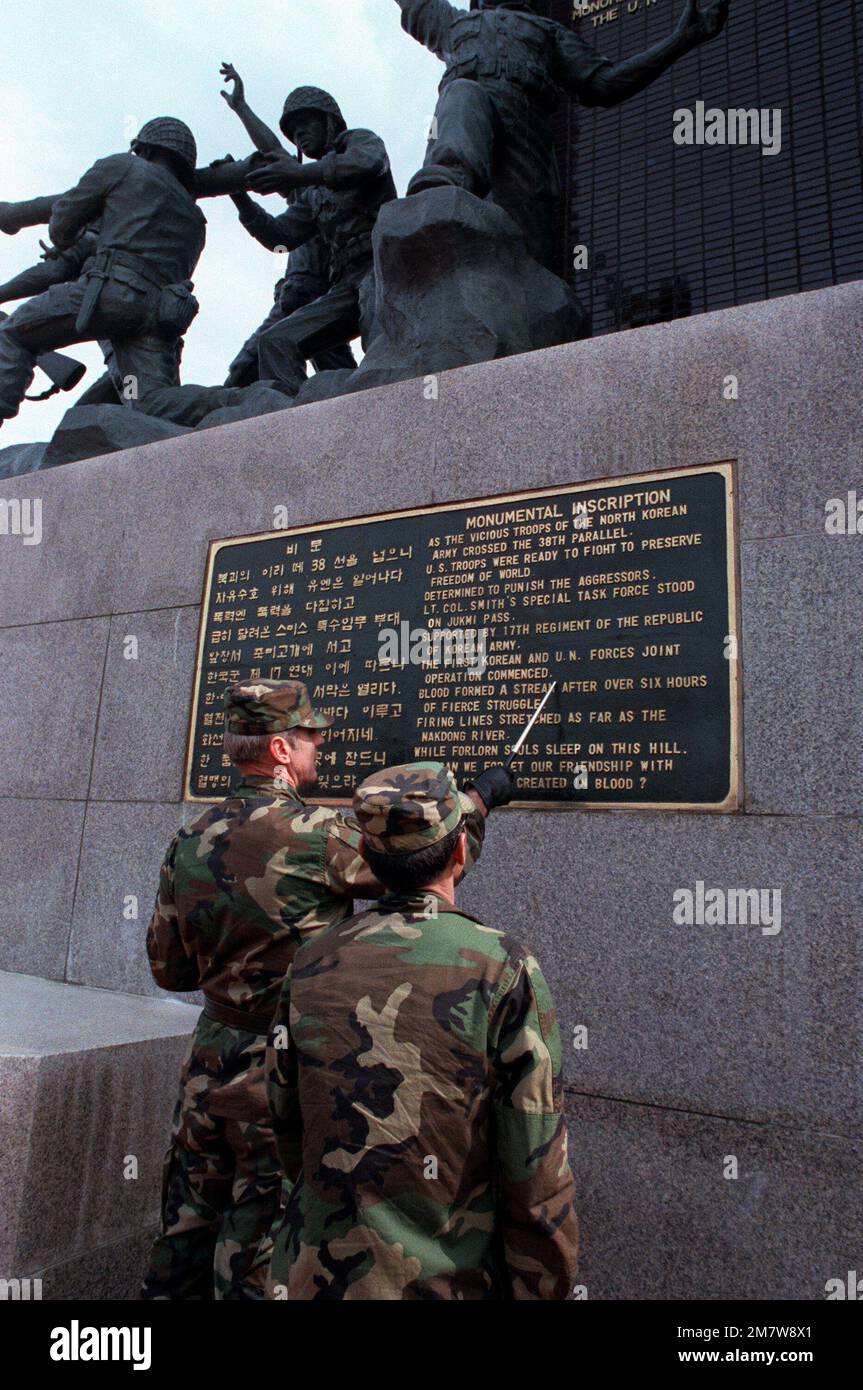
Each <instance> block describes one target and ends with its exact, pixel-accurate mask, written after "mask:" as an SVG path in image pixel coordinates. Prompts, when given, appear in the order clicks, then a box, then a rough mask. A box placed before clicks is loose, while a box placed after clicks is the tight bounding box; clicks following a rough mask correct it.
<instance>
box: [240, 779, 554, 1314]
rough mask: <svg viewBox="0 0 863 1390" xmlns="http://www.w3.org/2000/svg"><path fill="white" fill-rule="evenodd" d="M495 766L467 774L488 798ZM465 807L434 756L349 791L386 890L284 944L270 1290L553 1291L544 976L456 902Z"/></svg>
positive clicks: (291, 1295) (449, 1294)
mask: <svg viewBox="0 0 863 1390" xmlns="http://www.w3.org/2000/svg"><path fill="white" fill-rule="evenodd" d="M507 781H508V774H507V773H505V772H504V770H503V769H500V768H498V769H494V770H493V771H492V772H491V774H489V773H484V774H483V775H482V777H480V778H478V779H477V780H476V782H475V783H474V784H473V789H474V790H475V791H476V790H478V791H479V792H480V794H481V796H482V798H483V799H484V800H486V798H487V800H486V804H487V805H488V806H491V805H494V804H499V803H500V801H505V800H506V799H508V794H509V793H508V788H507ZM470 807H471V802H470V801H469V800H468V799H467V798H466V797H465V796H464V795H463V794H462V793H460V792H459V791H458V790H457V788H456V786H455V783H454V781H453V779H452V775H451V774H450V773H449V772H448V771H447V769H446V768H444V767H443V766H442V765H441V764H440V763H413V764H411V765H409V766H406V767H395V768H389V769H388V770H387V771H385V772H382V773H379V774H376V775H375V776H373V777H370V778H369V779H368V780H367V781H365V782H364V783H363V784H362V785H361V786H360V787H359V788H358V790H357V793H356V796H355V798H354V812H355V815H356V819H357V821H358V823H359V825H360V826H361V828H362V832H363V837H364V845H363V853H364V855H365V858H366V859H367V861H368V864H369V866H370V868H371V869H373V871H374V872H375V873H376V875H377V877H378V878H379V879H381V881H382V882H384V883H385V884H386V885H387V889H388V892H387V894H386V895H385V896H384V897H383V898H382V899H381V900H380V901H379V902H378V903H377V904H376V905H375V906H374V907H372V908H371V910H369V911H367V912H364V913H361V914H360V915H358V916H355V917H352V918H349V919H348V920H347V921H343V922H340V923H339V924H338V925H337V926H335V927H334V928H333V929H332V930H331V931H329V932H328V933H327V934H326V935H325V936H321V937H319V938H318V939H317V940H315V941H311V942H309V943H308V945H306V946H304V947H303V949H302V950H301V951H300V952H299V953H298V954H297V955H296V957H295V959H294V961H293V964H292V966H291V969H290V971H289V974H288V977H287V979H286V981H285V985H284V989H283V991H282V995H281V999H280V1001H279V1007H278V1011H277V1014H276V1019H275V1024H274V1029H273V1032H272V1034H271V1038H270V1047H269V1049H268V1053H267V1068H268V1087H269V1095H270V1108H271V1110H272V1114H273V1120H274V1126H275V1134H276V1143H277V1145H278V1148H279V1153H280V1155H281V1158H282V1163H283V1165H284V1168H285V1171H286V1173H287V1175H288V1178H289V1179H291V1180H292V1181H293V1182H294V1187H293V1190H292V1192H291V1194H290V1198H289V1200H288V1203H287V1207H286V1210H285V1213H284V1216H283V1218H282V1221H281V1224H280V1226H279V1228H278V1230H277V1232H276V1233H275V1247H274V1250H273V1255H272V1262H271V1273H270V1284H269V1292H270V1296H271V1297H275V1298H284V1297H287V1298H288V1299H408V1300H413V1299H428V1300H432V1299H558V1300H559V1299H564V1298H566V1297H567V1296H568V1295H569V1293H570V1292H571V1288H572V1283H573V1279H574V1275H575V1266H576V1254H577V1237H578V1227H577V1218H576V1213H575V1206H574V1192H573V1182H572V1175H571V1173H570V1169H569V1163H568V1161H567V1150H566V1128H565V1124H564V1117H563V1113H562V1094H561V1055H560V1037H559V1034H558V1029H557V1024H556V1022H555V1013H554V1006H553V1004H552V1001H551V997H550V994H549V990H548V986H547V984H546V982H545V980H544V978H543V975H542V972H541V970H540V968H539V966H538V964H537V962H536V961H535V960H534V958H533V957H532V956H531V955H529V954H528V953H527V952H526V951H524V950H523V949H522V947H521V946H519V945H518V943H517V942H515V941H513V940H512V939H511V938H510V937H508V936H505V935H503V933H502V932H499V931H496V930H494V929H493V928H491V927H486V926H483V925H482V923H480V922H479V921H477V919H476V918H474V917H471V916H470V915H469V914H468V913H466V912H463V911H460V910H459V909H458V908H457V907H456V906H455V901H454V897H455V893H454V889H455V884H456V883H457V882H458V881H459V879H460V877H461V876H462V874H463V873H464V871H465V865H466V858H467V856H466V848H465V835H464V829H465V824H466V820H465V817H466V816H467V815H468V814H469V810H470Z"/></svg>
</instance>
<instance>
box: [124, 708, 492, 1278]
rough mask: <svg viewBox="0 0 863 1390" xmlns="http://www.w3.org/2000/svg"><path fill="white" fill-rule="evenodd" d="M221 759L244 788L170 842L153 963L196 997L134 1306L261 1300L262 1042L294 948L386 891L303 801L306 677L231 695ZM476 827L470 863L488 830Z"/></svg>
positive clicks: (272, 1212)
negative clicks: (147, 1257) (157, 1212)
mask: <svg viewBox="0 0 863 1390" xmlns="http://www.w3.org/2000/svg"><path fill="white" fill-rule="evenodd" d="M225 704H226V711H227V718H226V735H225V750H226V752H227V754H228V756H229V757H230V758H231V759H232V761H233V762H234V763H236V765H237V766H238V767H239V769H240V772H241V774H242V778H243V780H242V783H241V785H240V786H239V787H237V789H236V791H234V792H233V794H232V795H231V796H229V797H228V798H227V799H226V800H225V801H223V802H222V803H221V804H220V805H219V806H215V807H213V809H212V810H209V811H206V812H205V813H204V815H202V816H201V817H200V818H199V819H198V820H197V821H196V822H195V823H194V824H193V825H192V826H190V827H189V828H188V829H186V830H181V831H180V832H179V834H178V835H177V836H175V838H174V840H173V842H172V844H171V846H170V848H169V850H168V853H167V855H166V857H165V862H164V864H163V866H162V872H161V880H160V888H159V896H158V898H157V901H156V910H155V913H154V915H153V920H152V923H151V925H150V929H149V932H148V934H147V953H148V955H149V958H150V965H151V969H152V971H153V976H154V978H155V980H156V983H157V984H159V985H161V986H162V988H163V989H169V990H177V991H187V990H196V989H202V990H203V992H204V996H205V1003H204V1012H203V1015H202V1016H201V1019H200V1022H199V1023H198V1027H197V1029H196V1031H195V1034H194V1037H193V1039H192V1044H191V1048H190V1052H189V1056H188V1058H187V1060H186V1063H185V1066H184V1068H183V1074H182V1079H181V1083H180V1093H179V1098H178V1101H177V1107H176V1111H175V1115H174V1127H173V1134H172V1139H171V1147H170V1149H169V1151H168V1154H167V1157H166V1160H165V1172H164V1185H163V1207H162V1234H161V1235H160V1236H159V1237H158V1239H157V1240H156V1243H155V1246H154V1248H153V1253H152V1258H151V1263H150V1268H149V1271H148V1273H147V1276H146V1280H145V1286H144V1296H145V1297H146V1298H161V1299H167V1298H170V1299H182V1298H196V1299H211V1298H213V1297H215V1298H217V1299H239V1298H260V1297H262V1296H263V1283H264V1279H265V1276H266V1265H267V1258H268V1254H269V1244H268V1239H267V1236H268V1232H269V1230H270V1227H271V1225H272V1223H273V1220H274V1218H275V1216H276V1213H277V1211H278V1207H279V1201H280V1189H281V1179H282V1173H281V1169H280V1166H279V1162H278V1158H277V1155H276V1151H275V1147H274V1144H273V1134H272V1127H271V1123H270V1119H269V1114H268V1111H267V1103H266V1096H265V1086H264V1052H265V1045H266V1035H267V1032H268V1030H269V1026H270V1024H271V1021H272V1018H273V1011H274V1009H275V1005H276V1001H277V998H278V994H279V991H280V988H281V985H282V981H283V979H284V976H285V972H286V970H287V968H288V966H289V965H290V962H291V959H292V958H293V955H294V952H295V951H296V949H297V947H298V945H299V944H300V943H301V942H303V941H305V940H307V939H309V938H310V937H313V936H316V935H317V934H318V933H320V932H322V931H323V930H324V929H325V928H326V927H330V926H332V925H334V924H335V923H338V922H340V921H342V919H343V918H345V917H347V916H348V915H349V914H350V913H351V911H352V910H353V898H354V896H355V895H356V896H360V897H370V896H376V895H377V894H378V893H380V891H381V885H380V883H379V882H378V881H377V879H376V878H375V877H374V874H373V873H372V871H371V869H369V867H368V865H367V864H366V863H365V862H364V860H363V859H362V858H361V856H360V854H359V842H360V832H359V829H358V827H357V826H356V825H355V824H354V823H353V822H352V821H351V820H350V819H349V818H348V817H346V816H345V815H344V814H343V813H342V812H340V811H336V810H333V809H330V808H327V807H323V806H308V805H306V804H305V802H304V801H303V799H302V796H301V791H302V789H303V788H310V787H312V786H313V785H314V783H315V781H316V780H317V772H316V762H317V750H318V748H319V746H320V744H321V743H322V741H323V735H322V733H321V730H322V729H325V728H327V727H328V726H329V725H330V724H331V723H332V720H331V719H330V718H329V717H328V716H326V715H323V714H319V713H316V712H315V711H314V710H313V708H312V705H311V702H310V700H309V696H308V692H307V690H306V687H305V686H304V685H303V684H302V683H301V682H300V681H254V682H250V681H247V682H243V683H240V684H239V685H235V686H232V687H231V688H230V689H229V690H228V691H227V693H226V697H225ZM482 809H483V807H482V803H481V802H479V801H477V804H476V806H474V814H473V815H472V816H471V818H470V823H469V827H468V828H469V834H470V854H471V855H472V856H473V857H478V855H479V852H480V847H481V844H482V838H483V833H484V822H483V816H482V814H481V811H482Z"/></svg>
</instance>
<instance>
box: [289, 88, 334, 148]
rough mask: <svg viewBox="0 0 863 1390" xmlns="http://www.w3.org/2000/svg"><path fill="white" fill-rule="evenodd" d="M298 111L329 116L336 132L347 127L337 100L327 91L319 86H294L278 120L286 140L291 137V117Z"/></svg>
mask: <svg viewBox="0 0 863 1390" xmlns="http://www.w3.org/2000/svg"><path fill="white" fill-rule="evenodd" d="M299 111H320V112H321V113H322V114H323V115H325V116H328V117H329V118H330V120H331V121H332V122H333V125H334V127H335V130H336V132H337V133H338V134H340V133H341V132H342V131H343V130H347V128H348V127H347V122H346V121H345V118H344V116H343V115H342V113H341V108H340V107H339V104H338V102H337V101H336V99H335V97H331V96H330V94H329V92H325V91H324V90H323V89H322V88H321V87H296V88H295V89H294V91H293V92H291V94H290V96H289V97H288V99H287V101H286V102H285V109H284V111H283V112H282V119H281V120H280V122H279V129H280V130H281V132H282V134H283V135H284V136H285V137H286V138H287V139H288V140H290V138H291V128H292V125H293V121H292V117H294V116H296V115H297V113H298V112H299Z"/></svg>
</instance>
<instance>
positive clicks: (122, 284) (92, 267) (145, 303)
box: [75, 250, 198, 338]
mask: <svg viewBox="0 0 863 1390" xmlns="http://www.w3.org/2000/svg"><path fill="white" fill-rule="evenodd" d="M84 278H85V280H86V281H87V286H86V289H85V291H84V299H83V302H82V304H81V308H80V311H79V313H78V318H77V320H76V322H75V330H76V332H77V333H80V334H81V335H82V336H85V335H86V334H87V333H88V331H89V329H90V325H91V324H92V322H93V319H94V317H95V315H96V313H97V311H98V316H99V323H98V332H99V337H105V338H131V337H136V336H137V335H138V334H140V333H147V332H155V333H157V334H158V335H159V336H160V337H163V338H179V337H182V335H183V334H184V333H185V332H186V330H187V329H188V327H189V325H190V324H191V322H192V320H193V319H194V317H195V315H196V314H197V312H198V301H197V300H196V299H195V296H194V295H193V294H192V282H191V280H183V281H180V282H179V283H178V284H176V285H164V284H162V282H161V280H160V279H159V278H158V276H156V275H154V274H153V271H152V269H151V268H150V265H149V263H148V262H147V261H145V260H143V259H142V258H141V257H140V256H134V255H132V254H131V252H128V251H115V250H108V251H99V252H97V254H96V255H95V256H93V258H92V260H90V261H88V263H87V267H86V271H85V275H84Z"/></svg>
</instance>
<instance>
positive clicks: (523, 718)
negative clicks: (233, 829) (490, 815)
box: [186, 463, 740, 811]
mask: <svg viewBox="0 0 863 1390" xmlns="http://www.w3.org/2000/svg"><path fill="white" fill-rule="evenodd" d="M735 566H736V536H735V499H734V465H733V464H730V463H719V464H711V465H706V466H704V467H698V468H689V469H680V470H671V471H663V472H659V473H652V474H640V475H635V476H633V477H624V478H618V479H614V480H613V481H608V480H605V481H602V482H591V483H582V484H578V485H575V486H572V487H566V488H551V489H548V490H546V491H542V492H530V493H521V494H516V495H509V496H506V497H493V498H483V499H481V500H478V501H470V502H459V503H456V504H451V505H444V506H436V507H430V508H426V509H422V510H419V509H418V510H412V511H405V512H398V513H390V514H386V515H380V516H369V517H360V518H353V519H350V520H346V521H337V522H327V523H323V524H321V525H318V526H302V527H297V528H294V529H288V530H282V531H277V532H273V533H270V534H267V535H262V536H251V537H242V538H238V539H235V540H227V541H217V542H213V544H212V545H211V547H210V554H209V559H208V566H207V577H206V583H205V592H204V602H203V608H202V617H201V627H200V635H199V647H198V663H197V670H196V679H195V690H194V694H193V707H192V719H191V728H190V737H189V748H188V758H187V781H186V796H187V798H188V799H190V800H193V801H216V800H219V799H221V797H223V796H225V795H226V794H227V793H228V792H229V791H230V789H231V787H232V786H233V785H234V784H235V783H236V781H237V775H236V773H235V772H234V770H233V769H232V768H231V766H230V764H228V762H227V760H226V759H225V757H224V754H223V751H222V731H223V713H222V697H223V693H224V690H225V687H226V686H227V685H229V684H231V683H232V682H233V681H236V680H241V679H247V678H261V679H269V678H274V679H288V678H297V679H301V680H304V681H305V682H306V684H307V685H308V687H309V690H310V693H311V696H312V700H313V702H314V704H315V705H316V706H318V707H320V708H323V709H324V710H325V711H326V712H327V713H329V714H331V715H333V717H334V720H335V723H334V725H333V728H332V729H331V730H330V731H329V733H328V734H327V735H326V742H325V745H324V747H323V749H322V750H321V751H322V757H321V766H320V773H319V782H318V786H317V788H316V789H315V792H314V794H313V797H312V798H311V799H314V800H316V801H324V802H333V801H337V802H344V801H349V800H350V798H351V794H352V792H353V789H354V787H355V786H356V784H357V783H358V782H359V781H361V780H362V779H363V778H364V777H366V776H368V775H369V774H370V773H371V772H373V771H375V769H377V768H380V767H383V766H386V765H388V764H393V763H403V762H410V761H414V760H416V759H428V758H434V759H440V760H442V761H444V762H446V763H448V764H449V765H450V766H451V767H452V769H453V771H454V773H455V774H456V777H457V778H458V779H459V781H463V780H465V779H467V778H469V777H470V776H471V774H476V773H477V772H478V771H480V770H481V769H482V768H483V767H484V766H486V765H487V764H489V763H493V762H499V761H501V760H502V759H503V757H504V756H505V755H506V753H507V752H508V750H509V748H510V747H511V745H512V744H513V743H514V742H515V740H516V738H517V737H518V734H519V733H520V731H521V729H522V728H523V726H524V725H525V724H526V723H527V721H528V719H529V718H530V716H531V714H532V712H533V710H534V709H535V708H536V706H537V704H538V703H539V701H540V699H541V698H542V696H543V694H544V693H545V691H546V689H547V688H548V686H549V684H550V683H551V682H552V681H553V680H556V681H557V682H558V685H557V689H556V691H555V693H554V695H553V697H552V699H551V700H550V701H549V703H548V705H547V706H546V708H545V710H544V712H543V714H542V715H541V717H540V719H539V721H538V722H537V724H536V725H535V726H534V728H533V730H532V732H531V735H530V737H529V739H528V741H527V743H526V744H525V746H524V747H523V748H522V750H521V752H520V755H519V757H518V759H517V761H516V763H515V765H514V769H513V770H514V772H515V774H516V777H517V781H518V788H519V792H518V799H517V801H516V803H515V804H516V805H523V806H526V807H554V808H557V807H566V806H585V805H586V806H589V807H605V808H624V807H639V808H662V809H674V808H686V809H704V810H719V811H732V810H736V809H737V806H738V794H739V793H738V786H739V779H738V756H739V753H738V749H739V740H740V729H739V717H738V698H739V695H738V691H739V654H738V650H737V640H738V639H737V611H736V580H735V574H736V568H735Z"/></svg>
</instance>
